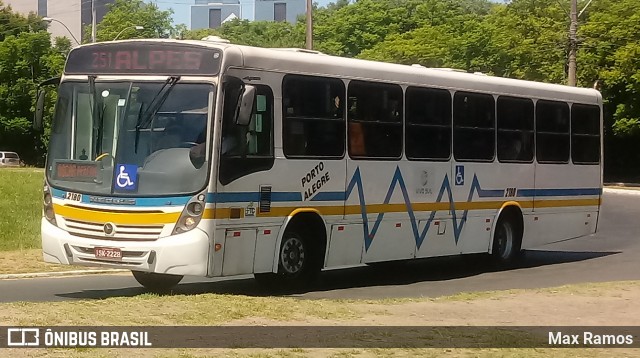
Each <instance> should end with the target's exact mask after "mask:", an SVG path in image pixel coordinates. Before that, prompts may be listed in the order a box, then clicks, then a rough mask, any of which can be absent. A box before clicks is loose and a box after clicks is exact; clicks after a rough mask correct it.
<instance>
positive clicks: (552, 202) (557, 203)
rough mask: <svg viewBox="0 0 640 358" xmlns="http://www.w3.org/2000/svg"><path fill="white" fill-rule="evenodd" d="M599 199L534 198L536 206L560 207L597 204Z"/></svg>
mask: <svg viewBox="0 0 640 358" xmlns="http://www.w3.org/2000/svg"><path fill="white" fill-rule="evenodd" d="M598 205H600V199H569V200H536V202H535V207H536V208H561V207H568V206H598Z"/></svg>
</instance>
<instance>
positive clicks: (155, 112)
mask: <svg viewBox="0 0 640 358" xmlns="http://www.w3.org/2000/svg"><path fill="white" fill-rule="evenodd" d="M42 98H43V97H39V101H38V104H39V105H38V106H37V114H36V118H35V123H34V125H35V126H36V127H41V126H42V115H41V113H42V111H41V109H42V106H41V104H42V102H43V101H42ZM601 195H602V99H601V96H600V94H599V92H598V91H596V90H593V89H584V88H573V87H566V86H561V85H553V84H544V83H537V82H528V81H521V80H513V79H506V78H497V77H492V76H486V75H483V74H470V73H461V72H459V71H453V70H446V69H430V68H425V67H422V66H418V65H413V66H406V65H398V64H389V63H380V62H372V61H364V60H357V59H347V58H339V57H334V56H328V55H324V54H321V53H316V52H313V51H306V50H296V49H265V48H254V47H246V46H238V45H233V44H229V43H227V42H225V41H221V40H208V41H178V40H131V41H118V42H105V43H98V44H90V45H83V46H80V47H77V48H75V49H73V50H72V51H71V53H70V54H69V57H68V59H67V63H66V66H65V70H64V74H63V76H62V78H61V81H60V84H59V88H58V102H57V106H56V109H55V114H54V117H53V123H52V130H51V139H50V144H49V152H48V158H47V164H46V181H45V186H44V217H43V220H42V249H43V253H44V259H45V260H46V261H47V262H53V263H57V264H72V265H83V266H101V267H110V268H120V269H129V270H131V271H133V274H134V276H135V278H136V279H137V280H138V282H140V283H141V284H142V285H144V286H145V287H147V288H149V289H152V290H162V289H168V288H170V287H172V286H174V285H176V284H177V283H178V282H179V281H180V280H181V278H182V277H183V276H184V275H193V276H206V277H214V276H231V275H241V274H254V275H255V276H256V278H257V279H259V280H261V281H264V282H268V283H280V284H282V283H284V284H290V285H298V284H302V283H305V282H308V281H310V280H311V279H312V278H313V277H314V276H315V274H316V273H318V272H319V271H320V270H323V269H332V268H340V267H349V266H357V265H362V264H371V263H378V262H386V261H395V260H407V259H416V258H426V257H436V256H445V255H458V254H467V253H488V254H490V255H491V256H492V257H493V258H494V259H495V260H496V261H498V262H503V263H504V262H512V261H513V260H514V259H516V258H517V257H518V255H519V253H520V252H521V250H524V249H529V248H534V247H538V246H540V245H543V244H546V243H550V242H555V241H559V240H564V239H568V238H575V237H580V236H584V235H589V234H593V233H594V232H595V231H596V227H597V221H598V214H599V210H600V200H601Z"/></svg>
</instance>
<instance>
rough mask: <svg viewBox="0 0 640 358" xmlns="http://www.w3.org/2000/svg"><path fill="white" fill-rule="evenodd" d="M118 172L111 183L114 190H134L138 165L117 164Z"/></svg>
mask: <svg viewBox="0 0 640 358" xmlns="http://www.w3.org/2000/svg"><path fill="white" fill-rule="evenodd" d="M117 167H118V174H117V175H116V180H115V181H114V183H113V185H114V187H115V189H116V190H135V189H136V187H137V182H138V166H137V165H131V164H118V166H117Z"/></svg>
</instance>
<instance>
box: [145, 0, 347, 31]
mask: <svg viewBox="0 0 640 358" xmlns="http://www.w3.org/2000/svg"><path fill="white" fill-rule="evenodd" d="M149 1H150V2H154V3H156V4H157V5H158V7H159V8H160V9H161V10H168V9H173V23H174V24H185V25H187V27H188V28H190V26H191V24H190V16H191V8H190V5H193V4H194V3H195V1H194V0H149ZM335 1H336V0H313V2H314V3H318V6H327V5H328V4H329V3H330V2H335ZM212 2H215V1H213V0H212Z"/></svg>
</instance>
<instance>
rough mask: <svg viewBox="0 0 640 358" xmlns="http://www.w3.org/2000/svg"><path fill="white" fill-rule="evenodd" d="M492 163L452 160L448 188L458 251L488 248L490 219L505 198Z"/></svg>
mask: <svg viewBox="0 0 640 358" xmlns="http://www.w3.org/2000/svg"><path fill="white" fill-rule="evenodd" d="M496 169H497V165H496V164H494V163H471V162H466V163H461V162H455V161H454V162H452V168H451V190H452V192H453V198H454V205H455V208H456V211H455V213H456V215H455V220H453V225H456V232H454V235H455V238H456V246H457V253H465V254H466V253H479V252H487V251H488V248H489V245H490V243H491V229H489V230H487V229H486V228H487V227H489V228H490V227H491V223H492V221H493V219H494V217H495V213H496V211H497V210H498V209H499V208H500V205H501V202H502V201H503V199H504V187H503V185H504V180H506V178H503V179H502V180H501V179H500V177H498V176H496Z"/></svg>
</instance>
